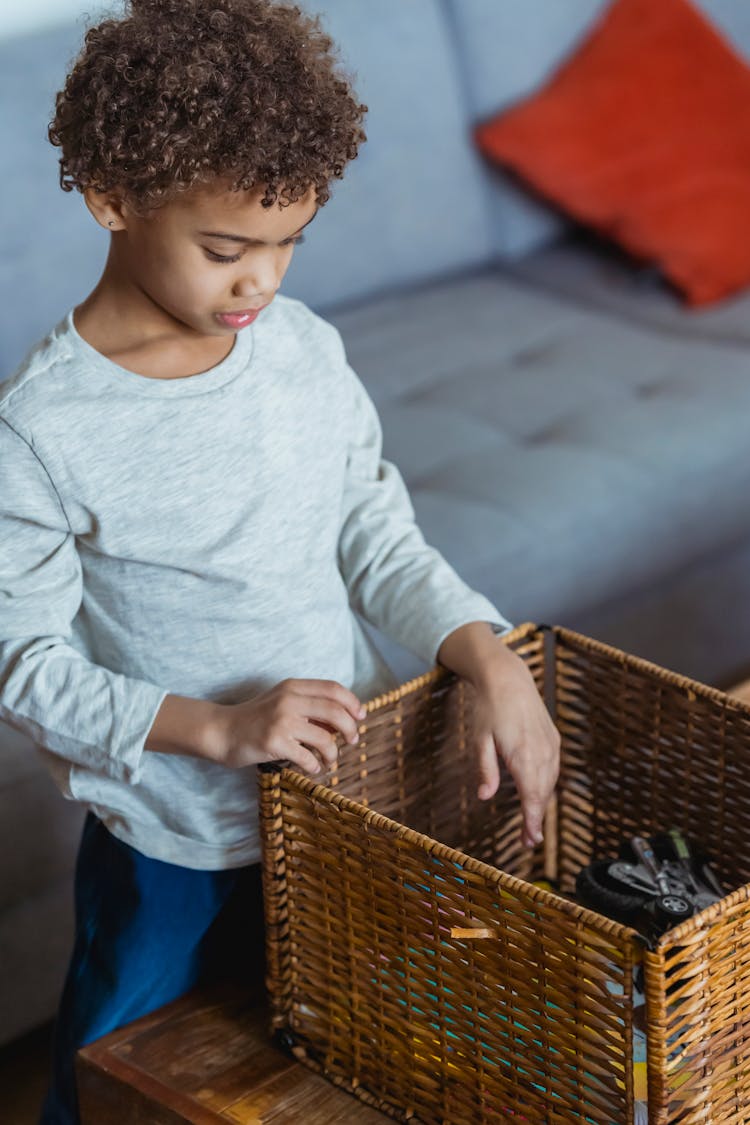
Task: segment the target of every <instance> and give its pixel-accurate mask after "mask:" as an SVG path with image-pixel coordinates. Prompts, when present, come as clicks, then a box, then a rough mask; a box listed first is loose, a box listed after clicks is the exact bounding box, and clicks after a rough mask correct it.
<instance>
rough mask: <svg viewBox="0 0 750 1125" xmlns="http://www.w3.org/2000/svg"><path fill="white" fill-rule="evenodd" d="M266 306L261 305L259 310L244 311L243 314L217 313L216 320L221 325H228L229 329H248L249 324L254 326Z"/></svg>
mask: <svg viewBox="0 0 750 1125" xmlns="http://www.w3.org/2000/svg"><path fill="white" fill-rule="evenodd" d="M265 307H266V306H265V305H261V306H260V307H259V308H257V309H243V310H242V312H222V313H216V319H217V320H218V321H219V323H220V324H224V325H226V327H227V328H234V329H235V330H236V329H237V328H247V326H248V324H252V323H253V321H254V320H255V318H256V317H257V315H258V313H260V312H262V311H263V309H264V308H265Z"/></svg>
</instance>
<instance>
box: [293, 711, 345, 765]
mask: <svg viewBox="0 0 750 1125" xmlns="http://www.w3.org/2000/svg"><path fill="white" fill-rule="evenodd" d="M293 737H294V738H296V739H297V741H298V742H300V743H301V744H302V745H303V746H308V747H309V748H310V749H311V750H313V751H315V753H317V754H319V755H320V758H321V760H322V762H323V765H324V766H325V767H326V768H327V769H330V768H331V767H332V766H335V765H336V762H337V761H338V759H339V752H338V747H337V746H336V740H335V738H334V736H333V735H332V734H330V732H329V731H327V730H325V729H323V728H322V727H321V726H320V724H319V723H311V722H305V723H304V725H301V726H300V728H299V730H295V731H294V734H293Z"/></svg>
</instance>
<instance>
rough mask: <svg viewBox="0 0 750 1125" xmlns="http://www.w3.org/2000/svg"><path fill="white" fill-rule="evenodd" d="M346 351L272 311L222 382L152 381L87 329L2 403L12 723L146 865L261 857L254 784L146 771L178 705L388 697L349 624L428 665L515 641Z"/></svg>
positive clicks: (190, 772) (64, 337)
mask: <svg viewBox="0 0 750 1125" xmlns="http://www.w3.org/2000/svg"><path fill="white" fill-rule="evenodd" d="M380 453H381V431H380V426H379V423H378V419H377V415H376V412H375V409H374V407H373V405H372V403H371V401H370V399H369V398H368V396H367V394H366V393H365V391H364V388H363V387H362V385H361V383H360V382H359V380H358V378H357V376H356V375H355V374H354V372H353V371H352V370H351V368H350V367H349V366H348V365H347V363H346V358H345V355H344V350H343V347H342V344H341V340H340V337H339V335H338V333H337V332H336V330H335V329H334V328H332V327H331V326H330V325H329V324H327V323H326V322H325V321H323V320H321V319H320V318H319V317H317V316H315V315H314V314H313V313H312V312H310V311H309V310H308V309H307V308H306V307H305V306H304V305H303V304H301V303H300V302H298V301H293V300H290V299H288V298H284V297H277V298H276V300H275V301H274V302H273V303H272V304H271V305H270V307H269V308H268V309H266V310H265V311H264V312H263V313H262V315H261V316H260V317H259V319H258V320H257V322H256V323H255V324H254V325H253V326H252V327H251V328H248V329H246V330H245V331H244V332H241V333H240V334H239V335H238V336H237V338H236V341H235V344H234V347H233V350H232V351H231V352H230V354H229V356H228V357H227V358H226V359H225V360H224V361H223V362H222V363H220V364H219V365H218V366H217V367H214V368H212V369H211V370H210V371H206V372H205V373H203V374H200V375H193V376H190V377H186V378H182V379H171V380H161V379H150V378H146V377H145V376H142V375H136V374H134V373H133V372H131V371H127V370H125V369H124V368H121V367H118V366H116V365H115V364H113V363H111V362H110V361H109V360H107V359H105V358H104V357H103V356H102V355H100V354H99V353H98V352H96V351H95V350H94V349H93V348H91V347H90V346H89V345H88V344H87V343H86V342H85V341H84V340H83V339H82V338H81V337H80V336H79V335H78V333H77V332H76V330H75V327H74V325H73V319H72V314H69V315H68V316H67V318H66V319H65V320H64V321H63V322H62V323H61V324H60V325H58V327H57V328H56V329H55V330H54V331H53V333H52V334H51V335H50V336H49V337H48V338H47V339H45V340H44V341H43V342H42V343H40V344H39V345H38V346H37V347H36V348H35V350H34V351H33V352H32V353H31V354H30V356H29V357H28V358H27V360H26V361H25V362H24V364H23V365H22V367H21V368H20V369H19V371H17V372H16V373H15V374H14V375H13V376H12V377H11V378H10V379H8V380H7V381H6V382H5V383H2V384H0V718H2V719H4V720H5V721H7V722H9V723H10V724H11V725H13V726H15V727H17V728H18V729H20V730H22V731H24V732H26V733H27V734H28V735H29V736H30V737H31V738H32V739H33V740H34V741H35V742H36V744H37V745H38V746H39V747H40V748H41V749H42V751H43V753H44V754H45V756H46V759H47V761H48V764H49V767H50V770H51V772H52V774H53V776H54V778H55V780H56V781H57V783H58V785H59V787H60V789H61V790H62V792H63V794H64V795H65V796H66V797H68V798H72V799H74V800H77V801H81V802H82V803H83V804H85V805H86V806H88V807H89V808H90V809H92V810H93V811H94V812H95V813H96V815H97V816H98V817H100V818H101V820H102V821H103V822H104V823H105V824H106V826H107V827H108V828H109V829H110V831H111V832H112V833H113V834H114V835H115V836H117V837H119V839H121V840H124V841H126V842H127V843H129V844H132V845H133V846H135V847H136V848H138V849H139V850H140V851H142V852H144V853H145V854H146V855H149V856H153V857H155V858H158V859H162V860H166V861H167V862H170V863H177V864H181V865H183V866H187V867H195V868H203V869H217V868H223V867H236V866H239V865H241V864H245V863H251V862H254V861H256V860H257V859H258V858H259V855H260V849H259V838H258V823H257V799H256V777H255V770H254V769H252V768H248V769H243V770H229V769H227V768H225V767H223V766H220V765H217V764H215V763H211V762H207V761H203V760H200V759H197V758H194V757H189V756H187V755H184V756H183V755H169V754H158V753H153V752H151V751H148V752H146V753H144V742H145V740H146V736H147V734H148V732H149V730H150V728H151V726H152V724H153V721H154V718H155V717H156V714H157V711H158V710H159V706H160V704H161V702H162V700H163V699H164V697H165V695H167V693H175V694H178V695H187V696H193V697H195V698H201V699H211V700H216V701H220V702H237V701H240V700H244V699H249V698H251V697H252V696H254V695H256V694H258V693H260V692H263V691H266V690H268V689H269V688H271V687H272V686H273V685H274V684H276V683H278V682H279V681H280V680H283V679H285V678H287V677H314V678H323V679H331V680H338V681H339V682H340V683H342V684H344V685H345V686H347V687H350V688H351V689H352V690H353V691H354V692H355V693H357V694H358V695H359V697H360V698H363V699H366V698H371V697H372V696H373V695H376V694H379V693H380V692H382V691H385V690H388V689H390V688H391V687H393V686H394V680H393V677H392V675H391V673H390V672H389V670H388V668H387V667H386V665H385V664H384V662H383V660H382V658H381V657H380V655H379V654H378V653H377V651H376V649H375V648H374V646H373V645H372V642H371V641H370V639H369V638H368V636H367V634H366V633H365V631H364V630H363V629H362V626H361V624H360V622H359V621H358V619H357V617H356V616H355V614H354V613H353V610H356V611H357V612H358V613H359V614H361V615H362V617H363V618H364V619H365V620H367V621H370V622H372V623H373V624H375V625H376V626H378V627H379V628H380V629H382V630H383V631H384V632H385V633H387V634H390V635H391V636H392V637H394V638H395V639H396V640H397V641H398V642H400V643H401V644H403V645H404V646H405V647H407V648H409V649H410V650H412V651H413V652H415V653H417V654H418V655H419V656H421V657H422V658H423V659H424V660H426V661H427V662H430V663H431V662H433V661H434V660H435V657H436V654H437V651H438V648H439V646H440V644H441V642H442V641H443V639H444V638H445V637H446V636H447V635H448V634H449V633H450V632H451V631H452V630H454V629H456V628H458V626H460V625H462V624H465V623H466V622H468V621H473V620H486V621H489V622H492V623H494V624H496V625H497V626H499V627H501V628H504V627H508V623H507V622H506V621H505V620H504V618H503V617H502V616H501V615H500V614H499V613H498V612H497V610H496V609H495V608H494V606H493V605H492V604H491V603H490V602H488V601H487V600H486V599H485V598H484V597H482V596H481V595H479V594H477V593H475V592H474V591H472V590H470V589H469V588H468V587H467V586H466V585H465V584H464V583H463V582H462V581H461V580H460V579H459V577H458V576H457V575H456V573H455V571H454V570H453V569H452V568H451V567H450V566H449V565H448V564H447V563H446V561H445V560H444V559H443V558H442V557H441V556H440V555H439V554H438V553H437V552H436V551H434V550H433V549H431V548H430V547H428V546H426V545H425V542H424V540H423V538H422V535H421V533H420V532H419V530H418V528H417V527H416V525H415V523H414V513H413V509H412V507H411V503H410V500H409V497H408V494H407V492H406V489H405V487H404V484H403V482H402V480H401V477H400V476H399V474H398V472H397V471H396V469H395V468H394V467H393V466H392V465H390V464H388V463H387V462H385V461H382V460H381V457H380Z"/></svg>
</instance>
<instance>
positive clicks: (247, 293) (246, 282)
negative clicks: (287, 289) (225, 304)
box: [232, 275, 279, 301]
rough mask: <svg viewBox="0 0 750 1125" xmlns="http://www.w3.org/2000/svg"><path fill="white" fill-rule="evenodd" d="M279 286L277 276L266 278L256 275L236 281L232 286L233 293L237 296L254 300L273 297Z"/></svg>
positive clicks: (266, 299)
mask: <svg viewBox="0 0 750 1125" xmlns="http://www.w3.org/2000/svg"><path fill="white" fill-rule="evenodd" d="M278 288H279V282H278V280H277V279H276V278H275V277H274V278H270V277H269V278H267V279H266V278H260V277H258V276H257V275H256V276H253V277H248V278H241V279H240V280H238V281H235V283H234V285H233V286H232V295H233V296H235V297H244V298H247V299H249V300H252V301H254V300H256V299H262V300H264V301H268V300H270V299H271V297H273V295H274V294H275V292H276V290H277V289H278Z"/></svg>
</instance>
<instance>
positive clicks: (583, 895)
mask: <svg viewBox="0 0 750 1125" xmlns="http://www.w3.org/2000/svg"><path fill="white" fill-rule="evenodd" d="M725 893H726V892H725V891H724V890H723V889H722V886H721V884H720V883H719V880H718V879H717V877H716V875H715V873H714V871H713V870H712V868H711V865H710V861H709V859H708V856H707V855H706V854H705V853H704V852H702V851H701V849H700V848H699V847H698V846H697V845H696V844H695V843H693V842H690V841H688V840H686V839H685V837H684V836H683V835H682V834H681V833H680V832H679V831H677V829H672V830H670V831H669V832H664V833H659V834H658V835H655V836H651V837H648V838H647V837H644V836H633V837H632V838H631V839H630V840H628V841H627V842H625V843H623V844H622V846H621V847H620V854H619V857H618V858H617V859H598V860H594V862H593V863H590V864H589V865H588V866H587V867H584V868H583V869H582V870H581V871H580V872H579V873H578V878H577V879H576V896H577V899H578V901H579V902H580V903H581V904H582V905H583V906H588V907H589V908H590V909H592V910H596V911H597V912H598V913H599V914H604V915H606V916H607V917H608V918H613V919H615V921H618V922H623V923H624V924H625V925H628V926H632V927H633V928H634V929H637V930H639V931H640V932H641V933H643V934H644V936H645V937H647V938H649V939H654V938H657V937H659V936H660V935H661V934H663V933H664V932H665V930H668V929H671V928H672V927H673V926H677V925H679V923H680V922H684V921H685V919H686V918H690V917H692V915H693V914H697V913H698V912H699V911H701V910H705V908H706V907H707V906H710V905H711V904H712V903H714V902H718V901H719V900H720V899H721V898H723V897H724V895H725Z"/></svg>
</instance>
